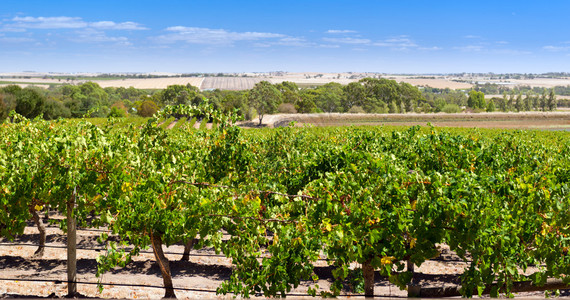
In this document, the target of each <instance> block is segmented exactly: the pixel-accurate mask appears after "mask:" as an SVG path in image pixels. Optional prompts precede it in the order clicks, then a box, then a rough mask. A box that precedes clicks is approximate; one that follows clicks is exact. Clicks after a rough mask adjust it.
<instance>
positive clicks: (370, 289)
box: [362, 261, 374, 297]
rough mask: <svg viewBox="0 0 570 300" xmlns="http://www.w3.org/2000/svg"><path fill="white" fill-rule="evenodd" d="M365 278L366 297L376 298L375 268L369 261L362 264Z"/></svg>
mask: <svg viewBox="0 0 570 300" xmlns="http://www.w3.org/2000/svg"><path fill="white" fill-rule="evenodd" d="M362 275H363V276H364V297H374V267H372V265H371V264H370V261H367V262H365V263H363V264H362Z"/></svg>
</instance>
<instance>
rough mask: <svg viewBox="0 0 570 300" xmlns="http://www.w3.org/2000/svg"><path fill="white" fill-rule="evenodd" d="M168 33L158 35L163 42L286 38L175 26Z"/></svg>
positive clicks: (211, 42)
mask: <svg viewBox="0 0 570 300" xmlns="http://www.w3.org/2000/svg"><path fill="white" fill-rule="evenodd" d="M166 31H168V32H169V33H168V34H164V35H161V36H158V37H157V40H158V41H160V42H163V43H175V42H186V43H189V44H202V45H230V44H233V43H234V42H238V41H258V40H263V39H275V38H286V37H287V36H285V35H283V34H278V33H270V32H233V31H227V30H225V29H211V28H201V27H185V26H173V27H168V28H166Z"/></svg>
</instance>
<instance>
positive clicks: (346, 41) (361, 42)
mask: <svg viewBox="0 0 570 300" xmlns="http://www.w3.org/2000/svg"><path fill="white" fill-rule="evenodd" d="M323 41H325V42H329V43H338V44H351V45H356V44H357V45H367V44H370V42H371V41H370V40H369V39H360V38H351V37H343V38H323Z"/></svg>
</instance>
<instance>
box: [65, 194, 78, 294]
mask: <svg viewBox="0 0 570 300" xmlns="http://www.w3.org/2000/svg"><path fill="white" fill-rule="evenodd" d="M75 193H76V188H74V189H73V194H72V196H71V197H70V198H69V200H68V201H67V296H68V297H75V296H76V295H77V233H76V224H75V215H74V213H73V211H74V209H75Z"/></svg>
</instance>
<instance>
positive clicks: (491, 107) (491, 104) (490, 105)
mask: <svg viewBox="0 0 570 300" xmlns="http://www.w3.org/2000/svg"><path fill="white" fill-rule="evenodd" d="M486 110H487V112H494V111H495V103H494V102H493V100H492V99H491V100H489V103H488V104H487V109H486Z"/></svg>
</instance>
